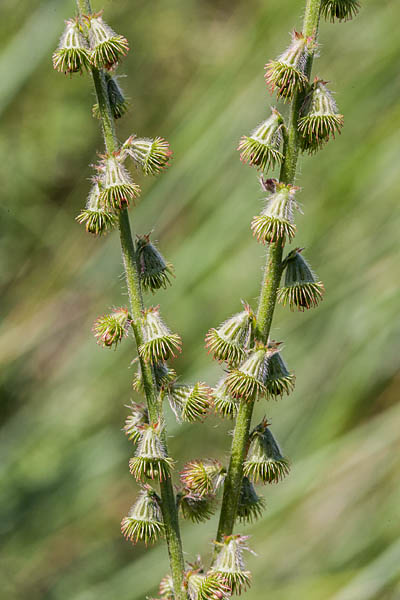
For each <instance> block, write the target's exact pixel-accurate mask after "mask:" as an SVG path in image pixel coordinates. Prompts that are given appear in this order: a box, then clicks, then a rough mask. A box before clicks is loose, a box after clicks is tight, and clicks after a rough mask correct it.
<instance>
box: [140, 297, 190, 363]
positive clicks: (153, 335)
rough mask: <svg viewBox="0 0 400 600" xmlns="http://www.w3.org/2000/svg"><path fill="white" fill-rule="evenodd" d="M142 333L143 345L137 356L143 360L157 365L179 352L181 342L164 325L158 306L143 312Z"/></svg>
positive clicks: (176, 335) (177, 336) (178, 337)
mask: <svg viewBox="0 0 400 600" xmlns="http://www.w3.org/2000/svg"><path fill="white" fill-rule="evenodd" d="M143 333H144V343H143V344H142V345H141V346H140V347H139V354H140V356H141V357H143V358H144V360H147V361H151V362H153V363H157V362H160V361H165V360H168V359H169V358H171V357H175V356H176V352H181V347H182V340H181V338H180V336H179V335H178V334H176V333H171V331H170V330H169V329H168V327H167V326H166V325H165V323H164V322H163V320H162V319H161V317H160V312H159V307H158V306H151V307H150V308H148V309H146V310H145V311H144V312H143Z"/></svg>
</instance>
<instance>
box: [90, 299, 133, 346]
mask: <svg viewBox="0 0 400 600" xmlns="http://www.w3.org/2000/svg"><path fill="white" fill-rule="evenodd" d="M130 324H131V319H130V317H129V313H128V309H127V308H115V309H114V310H113V311H112V313H110V314H109V315H103V316H102V317H99V318H98V319H97V320H96V321H95V322H94V325H93V333H94V336H95V338H97V343H98V344H101V345H102V346H103V348H112V347H114V348H116V347H117V346H118V344H119V343H120V342H121V341H122V339H123V338H124V337H125V336H126V335H127V334H128V330H129V327H130Z"/></svg>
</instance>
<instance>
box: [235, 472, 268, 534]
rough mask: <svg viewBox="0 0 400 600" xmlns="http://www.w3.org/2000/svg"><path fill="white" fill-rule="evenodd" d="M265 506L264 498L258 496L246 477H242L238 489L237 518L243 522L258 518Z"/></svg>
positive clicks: (250, 521)
mask: <svg viewBox="0 0 400 600" xmlns="http://www.w3.org/2000/svg"><path fill="white" fill-rule="evenodd" d="M264 508H265V501H264V498H261V497H260V496H258V494H257V492H256V490H255V489H254V486H253V484H252V483H251V481H250V480H249V478H248V477H243V479H242V487H241V489H240V496H239V504H238V509H237V518H238V519H239V520H240V521H242V522H244V523H252V522H253V520H256V519H259V518H260V517H261V515H262V513H263V510H264Z"/></svg>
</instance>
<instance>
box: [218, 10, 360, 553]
mask: <svg viewBox="0 0 400 600" xmlns="http://www.w3.org/2000/svg"><path fill="white" fill-rule="evenodd" d="M355 4H356V3H355V2H350V0H332V2H327V1H326V0H325V1H323V0H306V8H305V16H304V21H303V30H302V32H301V34H298V33H296V32H295V33H294V34H293V36H292V44H291V46H290V47H289V48H288V49H287V51H286V52H285V53H284V54H282V55H281V56H280V57H279V58H278V59H277V60H276V61H270V62H269V63H268V64H267V66H266V69H267V75H266V80H267V84H269V86H270V87H271V89H272V91H274V90H275V92H276V93H277V96H278V97H281V98H283V100H284V101H287V100H291V107H290V116H289V122H288V124H287V126H286V127H285V125H283V126H282V136H283V149H282V160H281V168H280V175H279V182H276V181H275V180H265V179H263V178H261V184H262V186H263V187H264V189H265V190H266V191H269V192H271V191H272V192H273V194H272V196H271V197H270V200H269V203H268V204H267V206H266V208H265V209H264V211H263V212H262V214H261V215H260V216H259V217H255V218H254V220H253V223H252V229H253V233H254V234H255V235H256V236H257V238H258V241H261V242H262V243H268V244H269V246H268V252H267V258H266V265H265V271H264V276H263V281H262V286H261V293H260V297H259V302H258V309H257V313H256V319H255V337H256V338H257V339H258V340H259V343H263V344H268V342H269V335H270V331H271V325H272V319H273V316H274V310H275V306H276V303H277V299H278V292H279V293H280V298H281V301H282V302H283V303H284V302H288V303H289V305H290V306H291V307H293V306H294V305H297V307H298V308H299V309H300V310H303V309H304V308H310V307H311V306H316V304H317V303H318V301H319V300H320V299H321V297H322V293H323V285H322V284H321V282H317V281H316V279H315V277H314V275H313V274H312V272H311V269H309V268H308V265H307V263H305V261H303V259H302V258H301V257H300V254H299V253H300V251H301V250H300V249H297V250H295V251H294V252H293V253H291V256H290V258H289V261H290V260H292V259H293V260H296V261H297V263H299V265H300V266H301V267H304V268H301V269H300V270H301V273H302V274H304V281H303V280H302V281H300V282H299V281H297V279H296V280H292V278H291V277H290V274H289V273H287V280H288V281H287V282H285V285H287V288H281V289H279V286H280V282H281V277H282V273H283V271H284V269H285V268H287V264H288V262H289V261H288V260H286V259H285V260H283V251H284V246H285V243H286V242H287V241H289V242H290V241H291V239H292V237H293V236H294V234H295V225H294V221H293V213H292V207H291V206H290V205H288V203H287V202H288V201H285V200H284V198H283V197H281V198H277V194H278V193H279V194H281V196H282V190H283V191H285V190H286V192H285V193H286V197H289V196H291V195H293V194H294V191H295V190H296V188H294V187H293V184H294V182H295V177H296V168H297V160H298V155H299V152H300V151H301V150H303V151H304V150H308V151H310V149H311V151H317V150H319V149H320V148H321V146H322V143H323V142H325V141H327V139H328V138H329V135H333V134H334V133H335V128H336V131H337V130H338V129H339V128H340V127H341V125H342V120H343V117H342V116H341V115H337V112H338V111H337V110H336V105H335V104H334V102H333V99H332V96H331V95H330V94H329V92H328V91H326V92H325V88H323V87H322V86H323V85H325V82H322V80H321V84H319V81H320V80H316V83H315V84H314V86H311V85H310V76H311V69H312V64H313V58H314V54H315V51H316V48H317V34H318V28H319V20H320V15H321V7H322V12H323V14H324V16H326V17H327V18H330V19H333V17H334V16H338V18H339V19H340V20H345V19H346V17H348V18H351V16H352V15H353V14H354V5H355ZM346 6H347V12H346ZM357 6H358V4H357ZM316 88H318V92H320V88H322V93H325V94H326V98H327V99H326V101H324V104H323V106H324V108H323V110H319V111H318V115H316V110H315V106H316V102H315V101H314V100H313V98H311V97H310V95H311V94H312V93H313V90H314V89H316ZM329 101H330V102H329ZM307 106H311V107H312V109H313V110H314V112H313V113H312V114H310V116H308V114H304V112H305V110H306V109H305V107H307ZM328 113H329V114H328ZM331 113H332V114H331ZM300 119H302V122H301V123H300V125H302V127H300V126H299V121H300ZM321 121H322V124H321ZM321 131H322V132H323V134H324V135H322V136H321ZM305 136H309V137H310V138H311V139H309V137H305ZM313 136H314V137H313ZM302 138H303V141H302ZM244 139H247V138H243V140H244ZM243 147H244V142H243V141H242V142H241V144H240V145H239V149H243ZM275 149H276V150H277V151H278V150H279V147H278V146H277V147H276V148H275ZM257 151H258V152H260V151H261V146H260V147H259V148H258V149H255V148H252V149H251V151H250V153H249V155H248V156H244V155H243V153H242V155H241V158H242V160H243V159H245V160H246V159H247V162H249V164H250V165H251V166H257V165H256V162H255V160H254V158H253V156H256V152H257ZM252 153H253V154H252ZM259 166H260V165H259ZM263 166H264V165H263ZM263 170H264V169H263ZM282 200H283V202H282ZM294 207H295V208H296V206H295V205H294ZM293 260H292V263H291V267H290V268H291V273H292V274H293V273H294V270H293V269H294V266H295V267H296V272H297V266H298V264H297V263H296V265H294V266H293ZM307 269H308V270H307ZM277 357H279V354H278V355H277ZM234 373H235V371H234V370H233V371H232V370H231V372H230V374H229V375H228V377H227V382H228V385H227V387H228V391H229V381H230V380H231V379H232V377H233V376H234ZM264 384H265V387H266V390H267V393H263V392H262V389H261V388H260V389H259V390H258V391H257V392H256V393H255V394H254V395H252V396H249V395H247V396H246V394H242V397H241V399H240V403H239V406H238V407H237V416H236V424H235V429H234V432H233V441H232V447H231V457H230V464H229V468H228V472H227V475H226V478H225V482H224V492H223V500H222V507H221V513H220V520H219V525H218V533H217V541H218V542H223V540H224V539H225V540H226V539H227V536H231V535H232V532H233V529H234V525H235V520H236V519H237V518H239V517H240V514H241V512H240V500H241V495H242V497H243V486H242V481H243V474H244V469H245V474H246V475H247V476H250V475H251V474H255V480H257V476H258V474H260V476H261V475H264V478H265V481H267V482H270V481H273V480H274V474H277V475H276V481H279V478H280V477H281V476H283V475H285V474H287V471H288V463H287V461H286V459H284V458H283V457H282V455H281V454H280V451H279V452H278V451H277V450H276V451H275V452H272V451H271V450H270V451H268V450H267V446H268V444H267V442H266V441H265V440H267V439H268V436H267V437H265V436H266V434H268V435H270V437H271V436H272V434H270V433H269V430H267V429H266V427H267V424H266V422H265V425H263V424H262V426H261V427H262V430H263V431H264V429H265V433H264V434H263V436H264V437H262V438H260V437H259V435H260V434H257V435H256V434H254V433H253V434H250V425H251V419H252V414H253V408H254V403H255V400H256V399H257V397H258V396H259V395H260V393H261V395H265V396H266V397H267V398H268V397H269V396H268V391H269V393H270V394H272V395H275V397H276V396H277V395H279V394H280V395H282V394H283V392H285V393H289V392H290V391H291V389H292V388H293V384H294V376H293V375H291V374H289V372H288V371H287V369H286V366H285V364H284V362H283V361H282V360H281V359H280V358H279V359H278V361H277V362H276V363H275V365H274V368H273V369H271V368H269V374H268V372H267V374H266V375H265V382H264ZM231 391H232V390H231ZM259 427H260V426H259ZM256 430H257V428H256ZM256 430H255V431H256ZM251 435H252V436H253V437H251ZM254 435H256V437H255V438H254ZM257 436H258V437H257ZM251 439H253V442H252V444H253V445H254V444H255V443H258V441H257V440H264V442H263V444H264V446H262V445H261V446H260V444H259V447H258V449H257V448H253V446H251V445H250V441H251ZM271 439H273V436H272V438H271ZM260 443H261V442H260ZM265 444H267V445H265ZM249 446H250V447H249ZM269 447H272V446H271V444H269ZM274 447H275V448H278V449H279V447H278V446H277V445H276V446H274ZM263 448H264V449H263ZM246 457H247V462H246ZM271 469H272V470H271ZM269 473H270V474H271V475H268V474H269ZM267 475H268V477H267ZM216 560H218V558H217V559H216Z"/></svg>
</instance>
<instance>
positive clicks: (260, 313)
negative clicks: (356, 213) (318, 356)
mask: <svg viewBox="0 0 400 600" xmlns="http://www.w3.org/2000/svg"><path fill="white" fill-rule="evenodd" d="M321 2H322V0H306V10H305V15H304V21H303V34H304V35H305V36H307V37H310V36H312V35H315V37H316V36H317V33H318V27H319V17H320V10H321ZM312 63H313V54H310V55H309V57H308V59H307V63H306V68H305V73H306V75H307V77H308V79H309V78H310V75H311V69H312ZM303 102H304V92H298V91H297V92H296V93H295V95H294V98H293V101H292V104H291V111H290V118H289V123H288V129H287V135H286V136H285V140H284V159H283V162H282V166H281V172H280V176H279V180H280V181H281V182H282V183H286V184H293V183H294V181H295V177H296V169H297V160H298V156H299V149H300V148H299V141H298V132H297V122H298V119H299V114H300V108H301V106H302V104H303ZM282 254H283V245H282V244H278V243H277V244H271V245H270V247H269V249H268V252H267V258H266V265H265V272H264V277H263V281H262V285H261V293H260V298H259V301H258V309H257V330H258V332H257V333H258V337H259V338H260V339H262V340H263V341H264V342H267V340H268V338H269V335H270V331H271V325H272V319H273V316H274V311H275V305H276V296H277V292H278V288H279V283H280V279H281V275H282V267H281V264H282ZM253 408H254V402H247V401H245V400H242V401H241V403H240V407H239V411H238V414H237V417H236V424H235V430H234V432H233V440H232V447H231V458H230V463H229V468H228V474H227V476H226V479H225V483H224V493H223V498H222V506H221V513H220V520H219V524H218V533H217V540H218V541H221V540H222V539H223V537H224V536H226V535H231V534H232V532H233V528H234V525H235V520H236V513H237V507H238V503H239V495H240V489H241V485H242V479H243V462H244V460H245V457H246V453H247V449H248V444H249V432H250V425H251V418H252V415H253Z"/></svg>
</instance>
